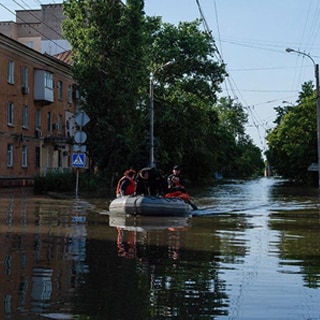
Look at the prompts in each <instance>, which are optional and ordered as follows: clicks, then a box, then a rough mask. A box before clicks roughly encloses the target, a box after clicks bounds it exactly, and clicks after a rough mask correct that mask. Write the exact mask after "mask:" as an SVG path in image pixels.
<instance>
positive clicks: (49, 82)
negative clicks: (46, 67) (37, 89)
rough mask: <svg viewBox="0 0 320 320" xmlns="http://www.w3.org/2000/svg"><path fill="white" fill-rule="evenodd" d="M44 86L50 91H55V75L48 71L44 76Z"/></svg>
mask: <svg viewBox="0 0 320 320" xmlns="http://www.w3.org/2000/svg"><path fill="white" fill-rule="evenodd" d="M44 86H45V87H46V88H48V89H53V74H52V73H51V72H48V71H46V72H45V74H44Z"/></svg>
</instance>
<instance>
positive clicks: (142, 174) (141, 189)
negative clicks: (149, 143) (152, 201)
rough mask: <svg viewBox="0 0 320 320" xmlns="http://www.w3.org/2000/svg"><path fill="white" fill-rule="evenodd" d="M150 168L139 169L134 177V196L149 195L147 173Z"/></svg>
mask: <svg viewBox="0 0 320 320" xmlns="http://www.w3.org/2000/svg"><path fill="white" fill-rule="evenodd" d="M150 169H151V168H143V169H141V170H140V171H139V172H138V173H137V176H136V187H135V191H134V194H135V195H149V194H150V188H149V172H150Z"/></svg>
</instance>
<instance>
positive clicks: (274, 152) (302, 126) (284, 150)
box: [266, 85, 317, 182]
mask: <svg viewBox="0 0 320 320" xmlns="http://www.w3.org/2000/svg"><path fill="white" fill-rule="evenodd" d="M302 88H303V91H302V92H301V93H300V97H303V98H302V100H301V102H300V103H299V104H298V105H297V106H295V107H294V108H292V109H290V110H289V111H288V112H287V113H286V114H284V115H283V117H282V119H281V122H280V123H279V124H278V125H277V126H276V127H275V128H274V129H273V130H271V131H270V132H269V134H268V136H267V141H268V146H269V150H268V151H267V152H266V155H267V159H268V161H269V163H270V165H271V166H272V167H273V169H274V170H275V171H276V172H277V173H278V174H279V175H282V176H284V177H285V178H289V179H292V180H295V181H304V182H305V181H307V180H308V176H309V174H308V171H307V168H308V167H309V165H310V164H311V163H312V162H317V121H316V119H317V115H316V106H315V93H314V92H313V93H312V95H311V96H310V95H309V96H308V93H309V94H310V91H309V89H308V88H310V86H309V85H305V86H302ZM305 89H307V91H305Z"/></svg>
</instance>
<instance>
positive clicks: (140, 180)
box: [135, 167, 166, 196]
mask: <svg viewBox="0 0 320 320" xmlns="http://www.w3.org/2000/svg"><path fill="white" fill-rule="evenodd" d="M165 193H166V180H165V178H164V177H163V175H162V174H161V172H160V171H159V170H157V169H156V168H150V167H146V168H143V169H141V170H140V171H139V172H138V174H137V177H136V192H135V194H143V195H150V196H159V195H164V194H165Z"/></svg>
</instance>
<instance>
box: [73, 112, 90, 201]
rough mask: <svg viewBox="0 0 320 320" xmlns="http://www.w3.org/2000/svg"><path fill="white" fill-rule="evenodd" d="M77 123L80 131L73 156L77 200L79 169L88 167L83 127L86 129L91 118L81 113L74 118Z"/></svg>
mask: <svg viewBox="0 0 320 320" xmlns="http://www.w3.org/2000/svg"><path fill="white" fill-rule="evenodd" d="M74 121H75V123H76V124H77V125H78V126H79V127H80V130H79V131H77V132H76V133H75V134H74V137H73V138H74V141H75V144H74V145H73V151H74V152H75V153H73V154H72V167H74V168H76V198H78V195H79V169H80V168H85V166H86V154H85V152H86V150H87V146H86V145H85V142H86V141H87V134H86V133H85V132H84V131H82V127H84V126H85V125H86V124H87V123H88V122H89V121H90V118H89V116H88V115H87V114H86V113H85V112H84V111H81V112H79V113H78V114H77V115H75V117H74Z"/></svg>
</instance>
